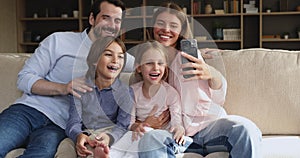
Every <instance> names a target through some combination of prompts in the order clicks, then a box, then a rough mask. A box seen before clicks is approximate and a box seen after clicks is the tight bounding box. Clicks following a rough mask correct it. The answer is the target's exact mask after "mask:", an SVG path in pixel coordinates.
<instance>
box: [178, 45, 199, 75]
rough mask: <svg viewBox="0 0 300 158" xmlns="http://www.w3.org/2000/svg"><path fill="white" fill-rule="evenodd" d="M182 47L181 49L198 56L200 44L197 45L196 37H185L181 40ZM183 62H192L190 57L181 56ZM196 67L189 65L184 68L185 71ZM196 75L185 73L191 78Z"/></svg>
mask: <svg viewBox="0 0 300 158" xmlns="http://www.w3.org/2000/svg"><path fill="white" fill-rule="evenodd" d="M180 47H181V51H183V52H185V53H187V54H189V55H191V56H193V57H195V58H198V46H197V40H196V39H183V40H181V41H180ZM181 62H182V64H184V63H188V62H192V61H190V60H189V59H187V58H185V57H183V56H181ZM193 69H194V68H191V67H187V68H183V69H182V70H183V71H188V70H193ZM193 76H194V75H193V74H191V75H183V77H184V78H190V77H193Z"/></svg>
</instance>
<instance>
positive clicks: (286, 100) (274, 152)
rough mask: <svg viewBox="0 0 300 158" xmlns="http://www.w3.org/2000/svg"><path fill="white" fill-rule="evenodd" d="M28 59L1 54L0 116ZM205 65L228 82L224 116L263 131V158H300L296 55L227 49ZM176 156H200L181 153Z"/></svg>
mask: <svg viewBox="0 0 300 158" xmlns="http://www.w3.org/2000/svg"><path fill="white" fill-rule="evenodd" d="M29 56H30V55H29V54H20V53H0V75H1V80H2V81H1V82H0V87H1V91H0V99H1V103H0V111H2V110H3V109H5V108H7V106H9V105H10V104H11V103H12V102H13V101H14V100H15V99H16V98H17V97H19V96H20V95H21V93H20V92H19V91H18V90H17V89H16V78H17V73H18V71H19V70H20V69H21V68H22V65H23V63H24V61H25V60H26V59H27V58H28V57H29ZM220 61H223V62H220ZM207 62H208V63H209V64H211V65H214V66H215V67H216V68H217V69H219V70H220V71H221V72H222V73H223V74H224V75H225V77H226V79H227V82H228V92H227V96H226V102H225V105H224V107H225V109H226V111H227V112H228V114H233V115H241V116H244V117H247V118H249V119H251V120H252V121H253V122H255V123H256V124H257V126H258V127H259V128H260V129H261V131H262V132H263V146H262V151H263V158H299V155H300V150H299V149H300V137H299V136H300V114H299V113H300V82H299V79H300V51H287V50H270V49H261V48H257V49H254V48H253V49H243V50H225V51H223V52H222V53H221V54H220V55H216V56H214V58H213V59H210V60H207ZM129 75H130V74H128V73H122V76H121V77H122V80H123V81H124V82H128V77H129ZM64 141H66V140H64ZM60 150H64V149H62V148H60ZM22 152H23V149H17V150H13V151H11V152H10V153H9V154H8V155H7V156H6V158H13V157H16V155H19V154H20V153H22ZM66 152H67V151H66ZM177 157H189V158H192V157H195V158H196V157H199V158H201V157H202V156H200V155H197V154H185V155H177ZM222 157H228V153H213V154H210V155H208V156H206V158H222Z"/></svg>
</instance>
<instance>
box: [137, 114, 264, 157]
mask: <svg viewBox="0 0 300 158" xmlns="http://www.w3.org/2000/svg"><path fill="white" fill-rule="evenodd" d="M171 138H172V137H170V135H169V134H167V132H165V131H163V130H155V131H153V132H149V133H146V134H145V135H144V136H143V137H142V139H141V140H140V144H139V149H140V151H141V152H139V156H140V157H143V158H152V157H160V158H175V151H176V144H175V142H174V141H173V140H174V139H171ZM261 140H262V134H261V131H260V130H259V129H258V128H257V126H256V125H255V124H254V123H253V122H251V121H250V120H248V119H246V118H243V117H239V116H228V117H226V118H224V119H218V120H216V121H214V122H212V123H210V124H209V125H208V126H207V127H206V128H205V129H203V130H201V131H199V132H198V133H196V134H195V135H194V136H193V143H192V144H191V145H190V146H189V147H188V148H187V150H186V151H185V152H193V153H198V154H200V155H202V156H206V155H208V154H210V153H213V152H224V151H225V152H228V153H229V157H230V158H241V157H242V158H260V157H262V155H261V154H262V153H261Z"/></svg>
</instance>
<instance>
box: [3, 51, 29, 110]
mask: <svg viewBox="0 0 300 158" xmlns="http://www.w3.org/2000/svg"><path fill="white" fill-rule="evenodd" d="M28 57H30V54H25V53H0V75H1V82H0V87H1V90H0V99H1V102H0V112H1V111H2V110H3V109H5V108H7V107H8V106H9V105H11V103H13V102H14V101H15V100H16V98H18V97H20V96H21V94H22V93H21V92H20V91H19V90H18V89H17V85H16V83H17V75H18V72H19V71H20V70H21V69H22V67H23V65H24V62H25V60H26V59H28Z"/></svg>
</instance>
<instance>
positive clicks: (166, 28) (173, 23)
mask: <svg viewBox="0 0 300 158" xmlns="http://www.w3.org/2000/svg"><path fill="white" fill-rule="evenodd" d="M153 27H154V28H153V34H154V39H155V40H157V41H158V42H160V43H161V44H163V45H165V46H172V47H175V46H176V41H177V40H178V38H179V34H180V32H181V29H182V24H181V22H180V20H179V19H178V17H177V16H176V15H175V14H171V13H168V12H162V13H161V14H159V15H158V16H157V18H156V20H155V23H154V26H153Z"/></svg>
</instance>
